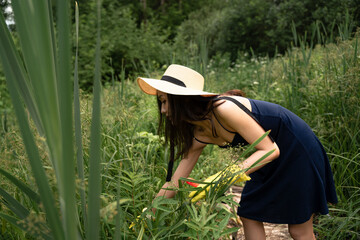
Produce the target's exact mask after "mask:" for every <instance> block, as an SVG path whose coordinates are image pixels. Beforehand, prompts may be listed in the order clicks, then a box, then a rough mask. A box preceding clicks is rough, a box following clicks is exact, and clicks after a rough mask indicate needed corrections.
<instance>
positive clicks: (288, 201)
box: [219, 97, 338, 224]
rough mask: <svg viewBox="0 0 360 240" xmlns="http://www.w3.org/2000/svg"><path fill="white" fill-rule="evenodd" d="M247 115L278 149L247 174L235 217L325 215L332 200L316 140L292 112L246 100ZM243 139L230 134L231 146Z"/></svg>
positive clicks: (292, 219) (284, 219) (294, 219)
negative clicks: (248, 104)
mask: <svg viewBox="0 0 360 240" xmlns="http://www.w3.org/2000/svg"><path fill="white" fill-rule="evenodd" d="M219 99H226V100H230V101H232V102H234V103H235V104H237V105H238V106H239V107H241V108H242V109H243V110H245V111H246V112H247V113H248V114H249V115H252V117H254V118H255V119H256V120H257V121H258V123H259V124H260V125H261V126H262V127H263V129H264V130H265V131H267V130H270V129H271V132H270V136H271V138H272V139H273V141H275V142H276V144H277V145H278V147H279V149H280V156H279V157H278V158H277V159H275V160H273V161H272V162H270V163H268V164H266V165H265V166H264V167H262V168H260V169H259V170H257V171H255V172H253V173H252V174H250V177H251V180H250V181H248V182H246V184H245V187H244V190H243V192H242V196H241V201H240V206H239V207H238V212H237V213H238V215H239V216H242V217H245V218H249V219H253V220H257V221H261V222H270V223H283V224H285V223H286V224H300V223H304V222H306V221H307V220H309V219H310V217H311V215H312V214H313V213H320V214H328V213H329V210H328V206H327V203H328V202H330V203H337V201H338V200H337V196H336V191H335V186H334V180H333V175H332V172H331V168H330V164H329V160H328V158H327V155H326V152H325V150H324V148H323V146H322V145H321V143H320V141H319V139H318V138H317V137H316V136H315V134H314V133H313V131H312V130H311V128H310V127H309V126H308V125H307V124H306V123H305V122H304V121H303V120H302V119H301V118H299V117H298V116H297V115H295V114H294V113H292V112H291V111H289V110H287V109H285V108H284V107H281V106H279V105H277V104H274V103H269V102H265V101H259V100H252V99H249V100H250V103H251V107H252V112H251V113H250V111H248V110H247V109H244V108H245V107H244V106H243V105H242V104H241V103H239V102H238V101H236V100H235V99H233V98H228V97H220V98H219ZM244 143H246V142H245V140H244V139H243V138H242V137H241V136H240V135H239V134H237V133H236V134H235V137H234V140H233V142H232V143H231V144H230V145H232V146H235V145H238V144H244Z"/></svg>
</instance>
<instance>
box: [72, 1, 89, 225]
mask: <svg viewBox="0 0 360 240" xmlns="http://www.w3.org/2000/svg"><path fill="white" fill-rule="evenodd" d="M75 30H76V33H75V38H76V42H75V67H74V122H75V146H76V159H77V173H78V177H79V179H80V181H81V183H80V185H81V187H80V199H81V206H82V215H83V216H82V217H83V219H84V222H85V223H87V210H86V195H85V189H84V186H85V180H84V159H83V147H82V134H81V118H80V94H79V88H80V87H79V75H78V49H79V47H78V46H79V44H78V43H79V7H78V4H77V2H75ZM86 226H87V225H86V224H85V227H86Z"/></svg>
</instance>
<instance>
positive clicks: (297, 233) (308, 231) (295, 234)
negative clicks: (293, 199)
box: [289, 216, 315, 240]
mask: <svg viewBox="0 0 360 240" xmlns="http://www.w3.org/2000/svg"><path fill="white" fill-rule="evenodd" d="M289 233H290V236H291V237H292V238H293V239H295V240H314V239H315V235H314V230H313V216H311V218H310V219H309V220H308V221H306V222H304V223H301V224H289Z"/></svg>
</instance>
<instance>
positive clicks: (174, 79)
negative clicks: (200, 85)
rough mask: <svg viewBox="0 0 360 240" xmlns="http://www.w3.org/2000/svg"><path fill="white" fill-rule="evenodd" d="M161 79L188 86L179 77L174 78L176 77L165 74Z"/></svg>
mask: <svg viewBox="0 0 360 240" xmlns="http://www.w3.org/2000/svg"><path fill="white" fill-rule="evenodd" d="M161 80H164V81H167V82H170V83H173V84H176V85H178V86H181V87H186V85H185V83H184V82H183V81H181V80H179V79H177V78H174V77H170V76H166V75H164V76H162V78H161Z"/></svg>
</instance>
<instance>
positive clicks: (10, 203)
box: [0, 187, 29, 219]
mask: <svg viewBox="0 0 360 240" xmlns="http://www.w3.org/2000/svg"><path fill="white" fill-rule="evenodd" d="M0 196H2V198H3V199H4V200H3V201H2V202H3V203H4V204H5V205H6V206H7V207H8V208H9V209H11V211H12V212H13V213H15V214H16V215H17V216H18V217H19V218H21V219H24V218H26V217H27V216H28V215H29V210H27V209H26V208H25V207H24V206H23V205H22V204H21V203H20V202H19V201H18V200H16V199H15V198H14V197H13V196H11V195H10V194H9V193H7V192H6V191H5V190H4V189H2V188H1V187H0Z"/></svg>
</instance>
